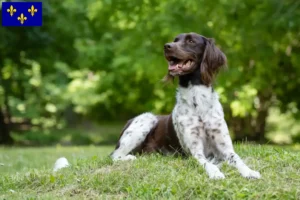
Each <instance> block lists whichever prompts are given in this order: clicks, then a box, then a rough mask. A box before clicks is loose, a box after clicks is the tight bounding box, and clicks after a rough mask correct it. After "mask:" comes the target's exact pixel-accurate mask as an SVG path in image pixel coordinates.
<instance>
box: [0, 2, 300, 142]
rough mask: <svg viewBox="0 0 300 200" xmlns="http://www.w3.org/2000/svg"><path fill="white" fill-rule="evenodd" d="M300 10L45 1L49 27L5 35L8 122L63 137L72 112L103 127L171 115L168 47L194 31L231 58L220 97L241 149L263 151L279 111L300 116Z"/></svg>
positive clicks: (2, 53)
mask: <svg viewBox="0 0 300 200" xmlns="http://www.w3.org/2000/svg"><path fill="white" fill-rule="evenodd" d="M299 6H300V3H299V2H298V1H296V0H294V1H293V0H288V1H281V0H267V1H255V0H248V1H238V0H233V1H228V0H210V1H207V0H197V1H183V0H169V1H159V0H113V1H112V0H103V1H100V0H99V1H94V0H93V1H92V0H88V1H79V0H65V1H63V2H62V1H58V0H53V1H45V2H43V7H44V19H43V27H41V28H2V29H0V36H1V38H4V39H3V40H2V41H1V43H0V66H1V79H0V80H1V86H2V91H3V92H1V89H0V100H1V101H0V105H1V108H2V114H4V116H5V117H6V118H7V119H11V121H12V123H16V122H17V121H19V122H24V119H29V121H30V124H34V125H37V126H40V127H43V128H50V127H62V126H63V119H65V118H66V116H70V115H69V114H67V115H66V112H68V113H69V110H70V108H71V109H72V110H73V111H74V112H76V113H78V114H80V115H82V116H84V117H86V118H89V119H93V120H95V121H100V120H101V121H103V120H124V119H127V118H129V117H132V116H134V115H136V114H139V113H141V112H144V111H153V112H156V113H169V112H170V111H171V110H172V107H173V105H174V102H175V99H174V87H165V86H163V85H162V83H161V82H160V79H161V78H162V77H163V76H164V75H165V73H166V72H167V67H166V63H165V60H164V58H163V44H164V43H166V42H168V41H171V40H172V39H173V38H174V36H175V35H177V34H179V33H181V32H190V31H194V32H198V33H200V34H203V35H205V36H208V37H213V38H215V40H216V43H217V44H218V45H219V46H221V49H222V50H223V51H224V52H225V54H226V55H227V57H228V61H229V63H228V66H229V70H227V71H225V72H222V73H221V74H220V76H219V78H218V79H217V82H216V84H215V87H216V89H217V91H218V92H219V93H220V96H221V101H222V102H223V105H224V110H225V112H226V118H227V119H228V122H229V125H230V129H231V130H232V131H233V133H234V136H235V139H237V140H242V139H244V138H245V137H247V138H248V139H250V140H256V141H264V140H265V137H264V136H265V127H266V118H267V116H268V111H269V108H270V107H271V106H277V107H280V108H281V109H282V111H283V112H285V111H287V110H293V113H294V114H295V116H296V115H297V114H298V113H299V112H298V109H299V107H300V96H299V95H297V91H298V87H297V86H298V85H299V83H300V78H299V77H300V71H299V70H300V66H299V65H300V64H299V63H300V60H299V59H300V58H299V56H298V55H299V51H300V41H299V40H300V34H299V33H300V30H299V27H300V26H299V24H300V9H299ZM10 116H11V117H10ZM72 116H74V114H71V117H68V118H72ZM0 121H1V120H0ZM68 121H70V120H68ZM6 123H9V120H6ZM0 134H3V132H1V133H0ZM0 138H1V137H0ZM2 141H3V140H2ZM0 143H1V139H0ZM2 143H3V142H2Z"/></svg>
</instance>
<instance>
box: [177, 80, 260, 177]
mask: <svg viewBox="0 0 300 200" xmlns="http://www.w3.org/2000/svg"><path fill="white" fill-rule="evenodd" d="M172 118H173V123H174V128H175V131H176V133H177V136H178V138H179V141H180V144H181V145H182V147H183V148H184V149H185V151H187V152H189V153H191V154H192V155H193V156H194V157H195V158H196V159H197V160H198V161H199V163H200V164H201V165H202V166H203V167H204V168H205V170H206V172H207V174H208V176H209V177H210V178H212V179H223V178H225V176H224V174H223V173H222V172H221V171H220V170H219V168H218V167H217V166H216V165H215V164H217V163H219V162H220V161H223V160H226V161H227V162H228V163H229V164H230V165H232V166H234V167H236V168H237V169H238V171H239V172H240V173H241V175H242V176H243V177H246V178H260V174H259V172H256V171H253V170H251V169H250V168H249V167H248V166H247V165H245V164H244V162H243V161H242V160H241V159H240V157H239V156H238V155H237V154H236V153H235V152H234V149H233V145H232V142H231V138H230V135H229V131H228V127H227V124H226V122H225V120H224V113H223V109H222V106H221V104H220V102H219V97H218V94H217V93H216V92H214V91H213V89H212V87H206V86H204V85H196V86H195V85H194V86H192V85H189V87H187V88H183V87H179V88H178V92H177V103H176V105H175V108H174V110H173V113H172ZM209 156H213V159H212V160H211V161H210V162H209V160H208V158H209Z"/></svg>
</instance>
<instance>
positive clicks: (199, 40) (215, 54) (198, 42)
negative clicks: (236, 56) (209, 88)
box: [164, 33, 226, 85]
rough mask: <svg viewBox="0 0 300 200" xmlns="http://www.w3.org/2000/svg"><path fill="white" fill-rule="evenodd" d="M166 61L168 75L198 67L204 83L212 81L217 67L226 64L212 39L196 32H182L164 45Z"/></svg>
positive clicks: (187, 71)
mask: <svg viewBox="0 0 300 200" xmlns="http://www.w3.org/2000/svg"><path fill="white" fill-rule="evenodd" d="M164 51H165V57H166V59H167V61H168V65H169V67H168V70H169V72H168V76H171V77H175V76H182V75H186V74H189V73H193V72H194V71H195V70H197V69H200V74H201V77H199V78H201V80H202V82H203V83H204V84H205V85H209V84H211V83H212V81H213V78H214V76H215V75H216V74H217V72H218V71H219V69H220V68H221V67H222V66H224V65H226V56H225V55H224V53H223V52H222V51H221V50H220V49H219V48H217V47H216V46H215V44H214V41H213V39H210V38H206V37H204V36H201V35H198V34H196V33H182V34H180V35H178V36H177V37H175V39H174V41H173V42H171V43H167V44H165V45H164Z"/></svg>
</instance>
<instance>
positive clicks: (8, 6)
mask: <svg viewBox="0 0 300 200" xmlns="http://www.w3.org/2000/svg"><path fill="white" fill-rule="evenodd" d="M1 12H2V26H42V24H43V15H42V13H43V9H42V2H2V10H1Z"/></svg>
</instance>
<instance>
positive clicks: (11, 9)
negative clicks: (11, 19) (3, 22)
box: [7, 5, 17, 16]
mask: <svg viewBox="0 0 300 200" xmlns="http://www.w3.org/2000/svg"><path fill="white" fill-rule="evenodd" d="M7 12H9V14H10V16H13V15H14V13H15V12H17V10H16V9H15V8H14V7H13V6H12V5H11V6H10V7H9V9H7Z"/></svg>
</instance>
